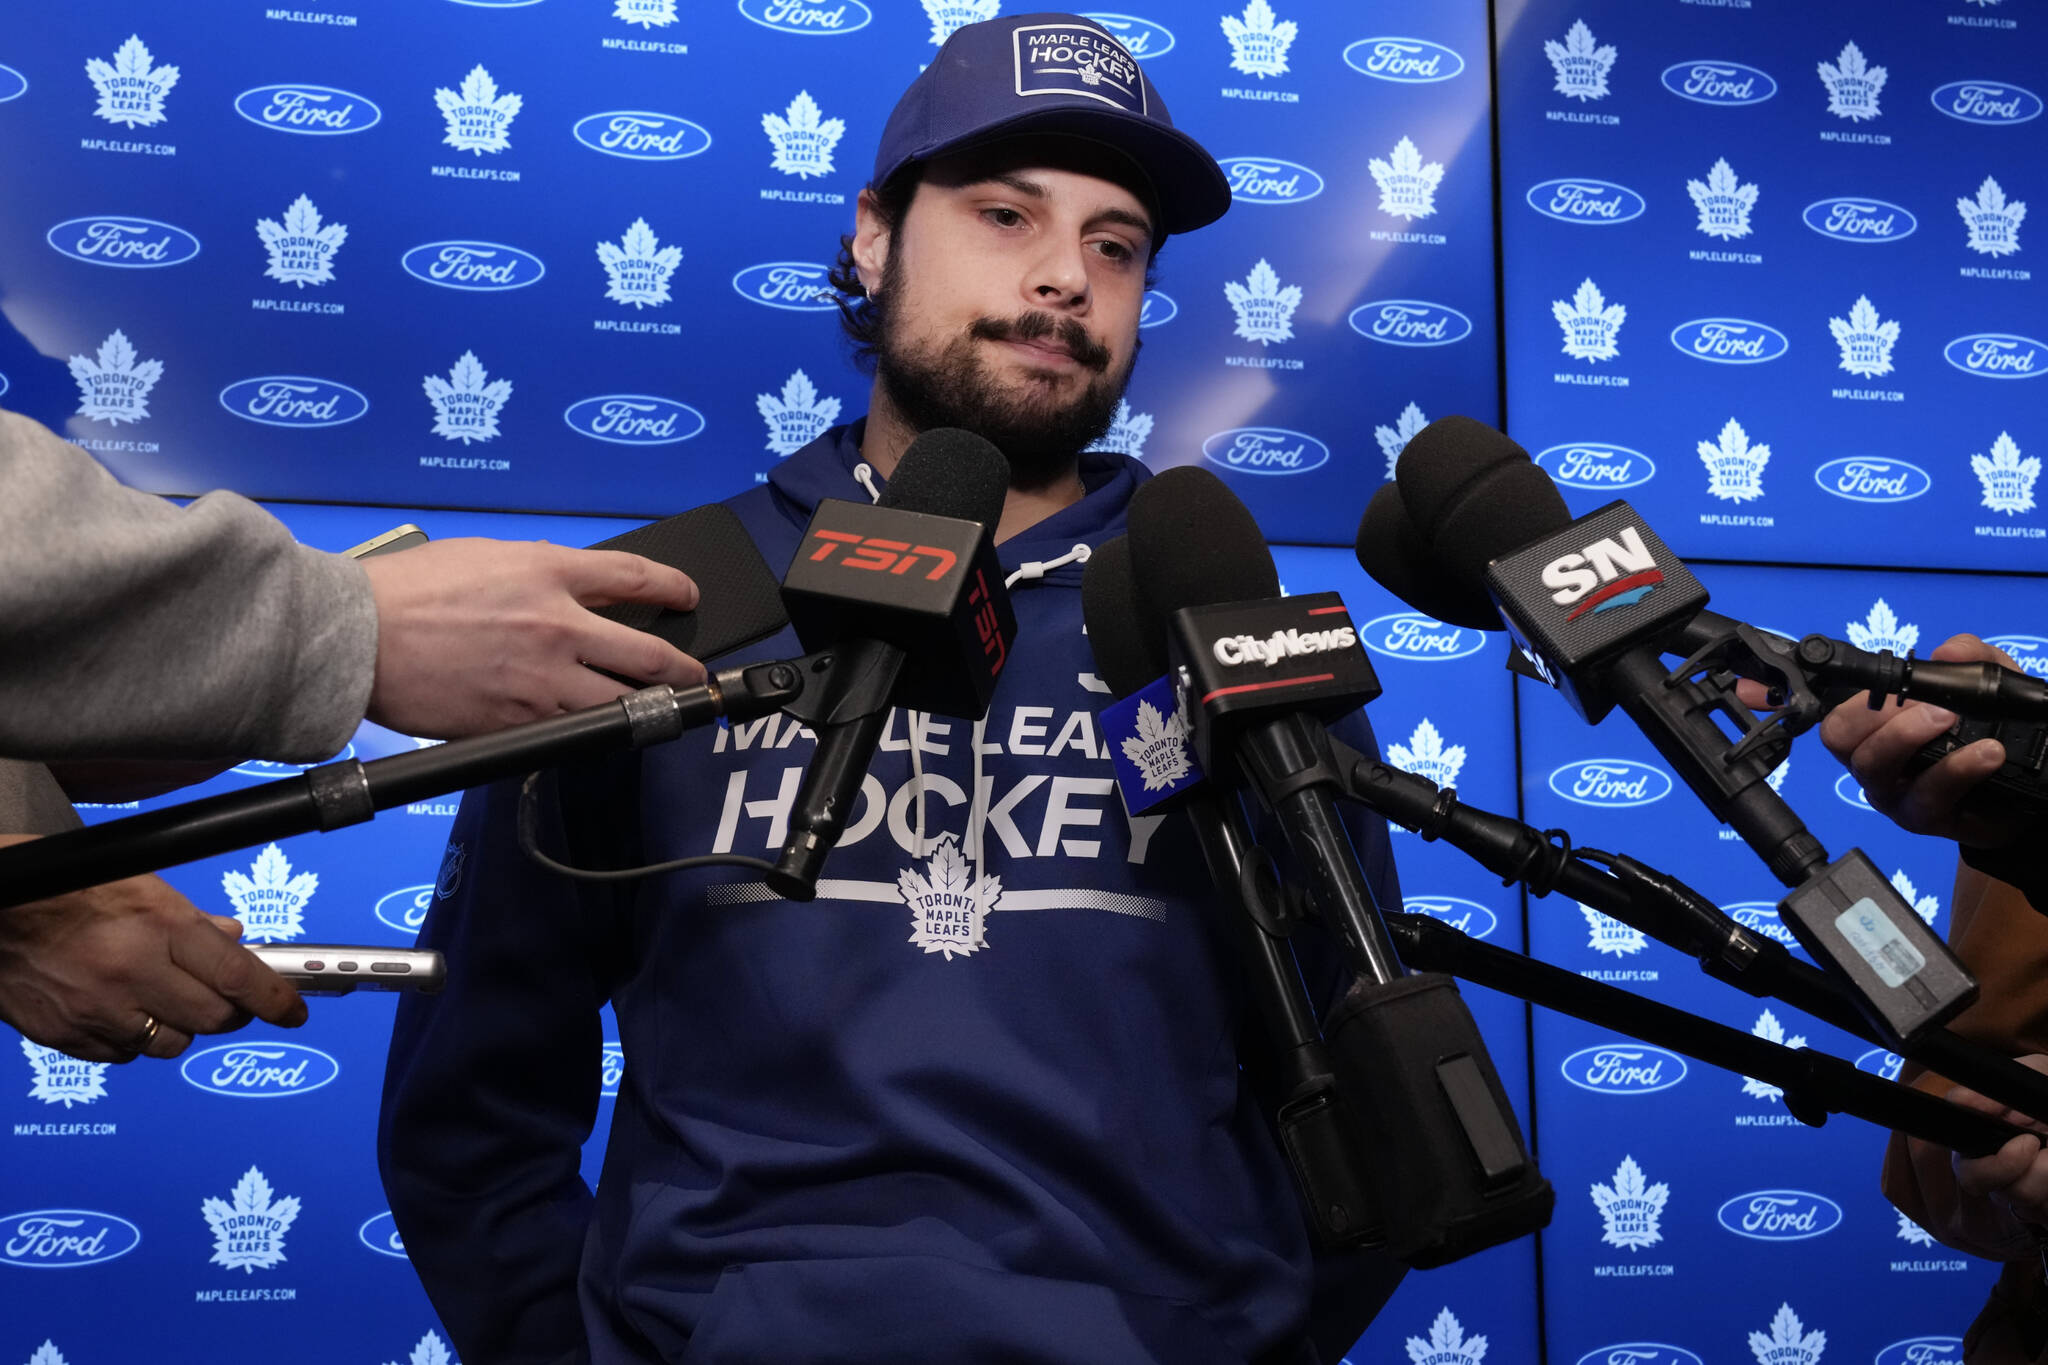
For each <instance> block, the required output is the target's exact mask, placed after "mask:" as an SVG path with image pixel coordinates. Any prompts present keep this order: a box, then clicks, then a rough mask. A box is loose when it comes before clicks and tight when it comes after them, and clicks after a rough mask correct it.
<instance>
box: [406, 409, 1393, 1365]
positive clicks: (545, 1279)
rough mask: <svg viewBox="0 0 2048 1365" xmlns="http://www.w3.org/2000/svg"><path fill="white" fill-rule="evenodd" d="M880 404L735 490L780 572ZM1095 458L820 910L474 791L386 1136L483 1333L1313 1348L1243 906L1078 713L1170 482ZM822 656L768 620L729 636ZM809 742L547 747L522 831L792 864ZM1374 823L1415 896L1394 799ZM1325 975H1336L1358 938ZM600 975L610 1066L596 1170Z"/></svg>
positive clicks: (861, 1345)
mask: <svg viewBox="0 0 2048 1365" xmlns="http://www.w3.org/2000/svg"><path fill="white" fill-rule="evenodd" d="M860 433H861V426H860V424H855V425H854V426H851V427H841V428H835V429H834V430H832V431H830V432H827V433H826V434H825V435H824V436H822V437H820V438H819V439H818V440H816V441H814V442H812V443H811V444H810V445H809V446H807V447H805V448H804V449H803V450H801V451H799V452H798V453H797V454H795V455H793V456H791V457H790V458H789V459H788V460H787V461H785V462H784V463H783V464H782V465H781V466H779V467H778V468H777V469H776V471H775V472H774V474H773V475H772V476H771V478H770V482H769V485H768V486H767V487H764V488H759V489H755V490H753V491H751V492H749V493H746V494H744V495H742V496H740V497H738V498H736V499H734V500H733V502H732V506H733V507H734V509H735V510H736V511H737V512H738V513H739V515H740V517H741V520H742V521H743V523H744V524H745V525H746V527H747V529H748V531H749V532H750V533H751V534H752V536H753V537H754V539H755V542H756V543H757V544H758V545H759V546H760V548H761V551H762V554H763V555H764V556H765V558H766V559H767V561H768V563H769V564H770V565H775V566H780V565H783V564H787V563H788V562H789V560H790V558H791V556H792V555H793V554H794V552H795V549H796V546H797V543H798V540H799V538H800V537H801V534H802V531H803V528H804V526H805V525H806V523H807V522H808V520H809V517H810V513H811V511H812V509H813V508H814V506H815V505H816V503H817V502H818V500H819V499H821V498H825V497H838V498H864V497H867V496H869V494H868V493H867V492H866V491H864V490H863V488H862V486H861V484H860V483H858V482H856V471H857V470H858V469H860V453H859V441H860ZM1081 477H1082V481H1083V483H1084V485H1085V487H1086V496H1085V497H1084V498H1083V500H1082V501H1081V502H1079V503H1077V504H1075V505H1074V506H1071V507H1068V508H1066V509H1064V510H1063V511H1061V512H1059V513H1056V514H1055V515H1053V516H1051V517H1048V518H1047V519H1045V520H1044V521H1042V522H1040V523H1039V524H1038V525H1036V526H1034V527H1032V528H1031V529H1030V530H1028V531H1025V532H1024V533H1022V534H1021V535H1018V536H1016V537H1015V538H1013V539H1012V540H1010V541H1008V542H1006V543H1005V544H1003V545H1002V546H1000V547H999V551H998V553H999V557H1000V559H1001V561H1002V563H1003V566H1004V568H1005V570H1006V571H1009V572H1012V573H1014V571H1016V570H1018V569H1019V568H1020V567H1021V566H1025V565H1029V564H1032V563H1034V562H1035V563H1038V564H1041V565H1043V564H1045V563H1048V562H1051V561H1058V560H1063V559H1064V560H1065V561H1066V562H1064V563H1062V564H1060V565H1059V566H1058V567H1054V568H1051V569H1050V570H1048V571H1045V572H1043V574H1042V576H1039V577H1035V578H1034V577H1030V576H1028V575H1029V572H1030V571H1029V570H1028V569H1027V570H1026V573H1027V576H1026V577H1024V578H1022V579H1020V580H1018V581H1017V583H1016V585H1015V586H1014V587H1013V589H1012V600H1013V602H1014V605H1015V609H1016V614H1017V622H1018V637H1017V641H1016V644H1015V645H1014V646H1013V648H1012V651H1011V661H1010V664H1009V666H1008V668H1007V669H1006V671H1005V672H1004V674H1003V677H1002V680H1001V684H1000V686H999V687H998V689H997V692H996V695H995V699H994V701H993V703H992V705H991V707H990V710H989V713H988V716H987V718H986V720H985V722H983V723H981V724H970V723H968V722H965V721H960V720H952V719H947V718H944V717H922V716H920V717H914V718H913V717H911V716H910V715H909V714H908V713H905V712H902V711H897V712H896V713H894V715H893V716H892V718H891V720H890V724H889V727H888V729H887V731H886V732H885V734H884V737H883V740H882V745H881V750H880V752H878V753H877V754H876V756H875V760H874V762H873V764H872V765H871V766H870V769H869V776H868V778H867V780H866V785H865V789H864V794H863V797H862V799H861V801H860V802H859V804H858V805H857V807H856V809H855V811H854V815H853V819H852V821H851V823H850V825H849V828H848V830H847V832H846V835H845V837H844V838H843V839H842V840H841V842H840V845H839V847H838V849H837V850H836V851H835V852H834V853H833V854H832V855H831V859H830V862H829V864H828V866H827V868H826V880H825V881H824V882H822V883H821V885H820V894H819V897H818V899H817V900H816V901H815V902H813V903H811V904H796V903H792V902H787V901H783V900H780V899H777V898H776V897H775V896H773V895H772V894H770V893H769V892H768V891H767V889H766V888H765V887H764V886H763V885H762V884H761V881H760V878H759V875H758V874H757V873H755V872H751V871H749V870H747V869H745V868H737V867H707V868H698V869H692V870H689V871H684V872H678V873H673V874H668V875H664V876H659V877H654V878H650V879H645V880H640V881H633V882H625V883H618V884H612V883H590V882H581V881H571V880H568V879H565V878H562V877H559V876H555V875H552V874H550V873H548V872H545V871H542V870H540V869H539V868H537V867H536V866H535V865H534V864H533V863H532V862H530V861H529V860H528V859H527V858H526V857H525V856H524V855H523V854H522V853H521V851H520V849H519V846H518V841H517V835H516V821H515V811H516V806H517V799H518V784H517V783H504V784H500V785H498V786H494V787H489V788H483V789H479V790H477V791H473V792H470V793H469V794H468V795H467V797H466V798H465V799H464V801H463V803H462V811H461V814H460V815H459V816H458V817H457V819H456V822H455V827H454V831H453V834H452V837H451V842H450V852H449V857H448V860H447V862H446V863H445V864H444V871H443V876H442V880H441V884H440V887H439V890H438V893H437V896H436V898H435V902H434V905H433V908H432V910H431V911H430V913H429V915H428V918H427V921H426V923H425V925H424V926H423V928H422V929H421V931H420V935H419V945H420V946H421V947H424V948H438V949H440V950H441V951H443V952H444V953H446V954H447V956H448V967H449V972H448V977H449V980H448V986H447V989H446V990H445V992H443V993H442V994H441V995H439V996H432V997H407V998H406V999H405V1001H404V1002H403V1004H402V1005H401V1007H400V1010H399V1013H398V1021H397V1026H396V1030H395V1032H394V1035H393V1038H392V1043H391V1056H390V1065H389V1069H388V1072H387V1075H386V1080H385V1090H384V1110H383V1116H382V1120H381V1124H380V1132H379V1143H378V1152H379V1158H380V1164H381V1167H382V1170H383V1176H384V1185H385V1189H386V1191H387V1192H388V1193H389V1195H390V1198H391V1207H392V1212H393V1214H394V1215H395V1216H396V1219H397V1223H398V1227H399V1230H400V1232H401V1234H402V1235H403V1237H404V1239H405V1244H406V1249H407V1252H408V1254H409V1255H410V1256H411V1258H412V1261H413V1264H414V1266H415V1268H416V1269H417V1270H418V1272H419V1275H420V1278H421V1280H422V1281H423V1282H424V1283H425V1285H426V1287H427V1290H428V1293H429V1295H430V1296H431V1298H432V1299H433V1302H434V1305H435V1308H436V1309H437V1310H438V1311H439V1313H440V1315H441V1318H442V1321H443V1323H444V1324H445V1325H446V1327H447V1328H448V1331H449V1333H450V1335H451V1337H452V1338H453V1339H454V1341H455V1343H456V1345H457V1347H458V1349H459V1351H460V1353H461V1355H462V1358H463V1359H464V1360H465V1361H468V1362H471V1365H486V1362H497V1361H566V1360H581V1359H585V1358H586V1356H585V1354H584V1353H585V1352H586V1351H587V1359H589V1360H591V1361H593V1362H598V1363H599V1365H611V1362H627V1361H633V1362H639V1361H651V1360H660V1361H683V1360H687V1361H689V1362H692V1363H693V1365H695V1363H696V1362H714V1361H715V1362H726V1361H735V1362H736V1361H761V1362H776V1365H788V1363H789V1362H798V1361H825V1360H829V1361H833V1362H870V1361H871V1362H876V1363H877V1365H880V1363H881V1362H889V1365H901V1362H905V1361H913V1360H914V1361H960V1362H976V1363H977V1365H980V1363H982V1362H1045V1365H1052V1363H1053V1362H1058V1365H1087V1363H1089V1362H1102V1363H1103V1365H1109V1362H1139V1361H1161V1362H1172V1365H1197V1362H1211V1361H1216V1362H1222V1361H1243V1360H1251V1359H1256V1358H1259V1357H1261V1356H1262V1355H1266V1354H1267V1353H1269V1352H1275V1351H1285V1350H1287V1349H1289V1348H1290V1347H1292V1346H1293V1345H1294V1344H1296V1343H1298V1342H1300V1341H1301V1340H1302V1339H1303V1337H1304V1331H1305V1323H1306V1321H1307V1317H1308V1312H1309V1286H1310V1277H1311V1260H1310V1252H1309V1246H1308V1241H1307V1236H1306V1233H1305V1230H1304V1225H1303V1220H1302V1215H1301V1211H1300V1209H1299V1206H1298V1204H1297V1199H1296V1195H1295V1192H1294V1189H1293V1187H1292V1184H1291V1182H1290V1179H1289V1176H1288V1173H1287V1170H1286V1167H1285V1165H1284V1164H1283V1162H1282V1160H1281V1158H1280V1156H1279V1155H1278V1152H1277V1150H1276V1148H1275V1146H1274V1143H1273V1141H1272V1139H1271V1137H1270V1135H1269V1131H1268V1128H1267V1125H1266V1122H1265V1120H1264V1118H1263V1117H1262V1115H1261V1113H1260V1111H1259V1107H1258V1105H1257V1104H1256V1103H1255V1102H1254V1100H1253V1099H1252V1097H1251V1095H1250V1094H1249V1092H1248V1089H1247V1087H1245V1086H1244V1085H1243V1084H1241V1082H1240V1072H1239V1069H1238V1043H1239V1032H1240V1024H1241V1019H1242V1016H1243V1015H1244V1014H1245V1012H1246V1011H1245V1002H1244V1000H1243V985H1242V980H1241V976H1242V973H1241V971H1240V968H1239V957H1238V954H1237V952H1236V950H1235V946H1234V945H1235V942H1236V940H1235V938H1234V934H1235V933H1236V927H1235V926H1233V925H1231V924H1229V923H1228V922H1226V921H1225V920H1224V919H1223V917H1222V915H1221V912H1220V910H1219V909H1218V907H1217V905H1216V904H1215V897H1214V895H1213V892H1212V890H1211V887H1210V885H1209V882H1208V879H1207V875H1206V873H1205V872H1204V870H1203V865H1202V861H1201V858H1200V856H1199V851H1198V849H1197V847H1196V845H1195V843H1194V841H1193V838H1192V835H1191V834H1190V833H1189V832H1188V831H1187V829H1186V828H1185V825H1184V822H1182V821H1180V820H1178V819H1169V818H1165V817H1139V818H1136V819H1130V818H1128V817H1126V815H1125V814H1124V811H1123V807H1122V805H1121V803H1120V802H1119V800H1118V798H1117V796H1116V794H1115V790H1114V786H1113V783H1112V779H1111V770H1110V763H1109V759H1108V756H1107V754H1106V752H1105V751H1104V748H1103V745H1102V741H1101V738H1100V735H1099V734H1098V732H1097V730H1096V727H1095V724H1094V712H1095V710H1096V708H1097V707H1098V706H1099V705H1101V704H1102V703H1103V702H1104V701H1106V700H1107V697H1106V695H1105V693H1104V691H1103V688H1102V685H1101V684H1100V683H1099V682H1098V681H1097V680H1096V679H1095V677H1094V664H1093V660H1092V658H1091V656H1090V652H1089V647H1088V642H1087V640H1086V638H1085V636H1084V635H1083V633H1082V629H1081V607H1080V592H1079V588H1080V584H1081V576H1082V572H1083V564H1082V562H1081V560H1080V559H1078V558H1075V559H1068V558H1067V556H1069V554H1070V552H1071V551H1073V549H1074V547H1076V546H1087V547H1092V546H1094V545H1097V544H1100V543H1101V542H1103V541H1105V540H1107V539H1110V538H1111V537H1113V536H1116V535H1119V534H1121V533H1122V531H1123V529H1124V515H1125V509H1126V508H1127V506H1128V504H1129V501H1130V496H1131V493H1132V491H1133V490H1134V489H1135V488H1136V487H1137V485H1138V484H1139V482H1141V481H1142V480H1143V479H1145V478H1147V477H1149V475H1148V473H1147V471H1146V470H1145V469H1144V468H1143V466H1141V465H1139V464H1138V463H1137V462H1136V461H1134V460H1131V459H1129V458H1127V457H1124V456H1119V455H1101V454H1087V455H1084V456H1083V457H1082V462H1081ZM798 652H799V649H798V646H797V644H796V641H795V638H794V636H793V634H792V633H790V632H788V631H786V630H785V631H784V632H782V633H781V634H779V635H777V636H776V637H774V638H772V639H769V640H767V641H765V642H763V643H762V644H760V645H759V646H757V647H753V648H750V649H748V650H746V651H743V652H741V653H739V654H735V655H732V656H727V657H726V658H724V659H721V660H720V664H721V665H724V664H727V663H731V662H740V661H743V660H745V659H747V658H777V657H786V656H789V655H793V654H796V653H798ZM913 722H914V723H913ZM1347 730H1348V733H1347V738H1348V739H1350V740H1351V741H1352V742H1354V743H1358V742H1363V743H1364V744H1366V745H1368V746H1369V745H1370V744H1371V738H1370V734H1369V732H1366V731H1364V729H1363V722H1362V721H1359V722H1356V723H1355V724H1354V725H1351V726H1348V727H1347ZM913 742H915V744H916V745H917V751H916V755H915V756H916V759H917V764H916V769H915V771H917V772H921V773H922V779H921V784H918V783H917V779H916V778H915V777H914V769H913V764H912V757H913V756H912V752H911V747H910V746H911V744H912V743H913ZM811 746H812V737H811V736H810V734H809V732H808V731H806V730H804V729H802V728H801V727H799V726H797V725H796V724H795V723H793V722H791V721H789V720H787V719H785V718H782V717H779V716H778V717H770V718H768V719H764V720H761V721H756V722H753V723H751V724H745V725H739V726H734V727H731V728H730V729H728V728H724V727H719V728H716V729H706V730H700V731H696V732H693V733H691V734H689V735H686V736H684V737H683V738H682V739H680V740H678V741H675V742H673V743H670V744H666V745H663V746H660V747H658V748H654V749H650V750H646V751H644V752H642V753H639V754H634V755H629V756H625V757H621V758H618V759H615V760H611V761H607V762H604V763H599V764H595V765H589V766H586V767H583V768H578V769H570V770H564V771H563V772H561V773H559V774H557V775H553V776H551V777H550V778H549V780H547V781H546V782H544V783H543V784H542V791H543V797H542V800H541V801H540V803H539V814H540V818H539V821H538V834H539V838H540V841H541V843H542V845H543V846H544V847H545V848H547V849H548V851H550V852H552V853H554V854H555V856H557V857H561V858H564V859H565V860H567V861H570V862H573V863H576V864H578V865H582V866H626V865H638V864H643V863H649V862H657V861H664V860H668V859H674V858H683V857H690V856H696V855H703V854H709V853H723V852H731V853H739V854H747V855H752V856H754V857H765V858H769V859H771V860H772V859H773V857H774V856H775V852H776V850H777V849H778V848H779V847H780V845H781V842H782V839H783V835H784V824H783V822H784V819H785V817H786V815H787V812H788V809H789V806H790V802H791V799H792V797H793V796H794V794H795V792H796V788H797V783H798V781H799V779H800V778H801V776H802V772H803V768H804V765H805V763H806V762H807V761H808V759H809V756H810V752H811ZM920 785H921V788H922V792H923V799H922V802H921V803H920V801H919V799H918V792H919V786H920ZM977 791H978V792H979V793H980V800H979V801H975V800H973V799H972V794H973V793H975V792H977ZM920 804H921V805H922V812H921V813H920V809H919V807H920ZM920 818H921V819H922V821H923V828H924V843H923V844H922V845H919V844H918V843H917V842H916V841H917V837H918V833H917V832H918V825H919V820H920ZM1355 837H1356V839H1357V841H1358V846H1359V848H1360V852H1361V857H1362V858H1363V860H1364V862H1365V866H1366V868H1367V871H1368V875H1369V877H1370V878H1371V879H1372V881H1373V883H1374V886H1375V890H1376V891H1377V893H1378V894H1379V896H1380V898H1381V901H1382V903H1383V904H1386V905H1389V906H1393V905H1398V904H1399V897H1398V892H1397V890H1396V887H1395V883H1394V876H1393V865H1392V861H1391V857H1390V855H1389V849H1388V841H1387V837H1386V831H1385V828H1384V826H1382V825H1381V824H1379V822H1378V821H1376V820H1371V819H1365V820H1361V821H1360V822H1359V824H1358V826H1357V828H1356V830H1355ZM1304 965H1305V969H1306V970H1307V972H1308V976H1309V978H1310V981H1311V985H1312V988H1313V989H1315V990H1316V991H1317V993H1318V995H1319V997H1320V998H1322V999H1324V1000H1325V1001H1330V1000H1334V998H1335V996H1336V994H1337V987H1338V985H1339V983H1340V981H1341V979H1342V974H1341V971H1340V969H1339V964H1338V962H1337V961H1336V960H1335V959H1334V958H1333V957H1331V956H1330V955H1328V954H1324V955H1322V956H1320V957H1317V958H1316V959H1315V960H1314V961H1309V962H1305V964H1304ZM606 1001H610V1002H611V1004H612V1005H613V1007H614V1009H615V1011H616V1014H617V1017H618V1028H619V1041H620V1044H621V1046H622V1048H623V1052H624V1057H625V1065H624V1074H623V1079H622V1081H621V1082H620V1084H619V1087H618V1100H617V1105H616V1109H615V1112H614V1114H613V1119H612V1127H611V1134H610V1139H609V1144H608V1146H607V1148H606V1152H605V1157H604V1166H603V1170H602V1173H601V1176H600V1179H599V1183H598V1187H597V1189H596V1191H595V1192H594V1193H593V1192H592V1191H590V1190H588V1189H587V1188H586V1187H585V1186H584V1184H583V1182H582V1179H581V1177H580V1175H579V1172H578V1165H579V1145H580V1144H581V1142H582V1141H583V1140H584V1138H585V1137H586V1135H587V1134H588V1133H589V1131H590V1128H591V1125H592V1123H593V1122H594V1119H595V1115H596V1112H597V1102H598V1093H599V1071H600V1062H601V1052H602V1043H603V1039H602V1035H601V1032H600V1025H599V1008H600V1007H601V1006H602V1005H603V1004H604V1003H605V1002H606ZM1382 1288H1384V1286H1382ZM586 1341H587V1345H586V1344H585V1343H586ZM1289 1358H1290V1359H1291V1358H1292V1357H1289Z"/></svg>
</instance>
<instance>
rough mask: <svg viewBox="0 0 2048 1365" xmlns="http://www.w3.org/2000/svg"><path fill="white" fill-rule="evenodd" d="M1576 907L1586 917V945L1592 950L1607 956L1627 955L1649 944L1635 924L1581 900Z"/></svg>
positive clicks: (1637, 951) (1641, 949)
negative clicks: (1603, 911)
mask: <svg viewBox="0 0 2048 1365" xmlns="http://www.w3.org/2000/svg"><path fill="white" fill-rule="evenodd" d="M1578 907H1579V913H1580V914H1582V915H1584V916H1585V917H1586V946H1587V947H1588V948H1591V949H1592V950H1593V951H1594V952H1596V953H1604V954H1606V955H1607V956H1609V957H1628V956H1630V955H1631V954H1634V953H1640V952H1641V951H1643V949H1645V948H1647V947H1649V946H1650V941H1649V940H1648V939H1646V938H1644V937H1643V931H1642V930H1640V929H1638V928H1636V927H1635V926H1633V925H1629V924H1623V923H1622V922H1621V921H1620V920H1618V919H1616V918H1614V917H1613V916H1612V915H1606V914H1602V913H1601V912H1600V911H1598V910H1595V909H1594V908H1593V907H1592V906H1590V905H1587V904H1586V903H1585V902H1583V901H1580V902H1578Z"/></svg>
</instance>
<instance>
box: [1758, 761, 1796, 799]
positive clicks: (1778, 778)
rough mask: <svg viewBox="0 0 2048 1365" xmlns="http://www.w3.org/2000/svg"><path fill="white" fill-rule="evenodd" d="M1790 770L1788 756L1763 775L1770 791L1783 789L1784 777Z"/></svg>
mask: <svg viewBox="0 0 2048 1365" xmlns="http://www.w3.org/2000/svg"><path fill="white" fill-rule="evenodd" d="M1791 771H1792V760H1791V759H1790V758H1787V759H1786V760H1785V761H1784V762H1782V763H1780V764H1779V765H1778V766H1777V767H1775V768H1773V769H1771V771H1770V772H1769V773H1768V774H1766V775H1765V777H1764V781H1765V782H1766V783H1768V784H1769V785H1770V788H1771V790H1772V791H1774V792H1782V791H1784V790H1785V777H1786V775H1787V774H1789V773H1790V772H1791Z"/></svg>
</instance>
